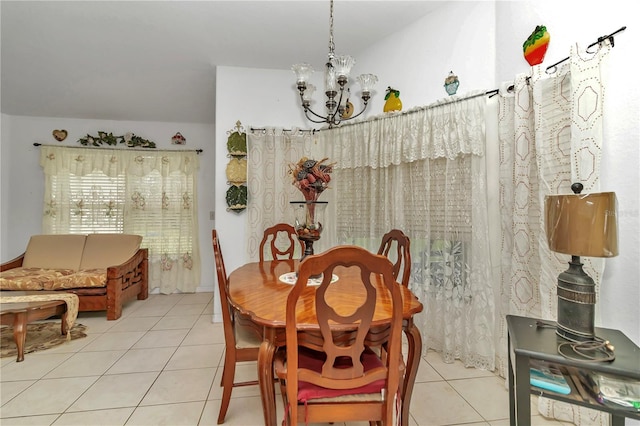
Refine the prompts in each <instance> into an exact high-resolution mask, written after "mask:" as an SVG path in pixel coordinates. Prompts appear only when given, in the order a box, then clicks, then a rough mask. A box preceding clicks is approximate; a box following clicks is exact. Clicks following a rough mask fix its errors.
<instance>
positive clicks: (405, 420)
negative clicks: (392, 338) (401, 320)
mask: <svg viewBox="0 0 640 426" xmlns="http://www.w3.org/2000/svg"><path fill="white" fill-rule="evenodd" d="M404 332H405V335H406V336H407V343H408V348H409V350H408V353H407V366H406V369H407V370H406V372H405V374H404V379H403V380H402V411H401V416H400V420H401V424H402V426H407V425H408V424H409V406H410V405H411V394H412V393H413V385H414V383H415V381H416V374H417V373H418V366H419V365H420V354H421V353H422V336H421V335H420V330H418V328H417V327H415V326H414V324H413V320H408V321H407V322H406V325H405V327H404Z"/></svg>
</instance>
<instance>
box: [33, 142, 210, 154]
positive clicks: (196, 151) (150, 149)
mask: <svg viewBox="0 0 640 426" xmlns="http://www.w3.org/2000/svg"><path fill="white" fill-rule="evenodd" d="M33 146H54V147H58V148H91V149H122V148H106V147H97V146H70V145H53V144H46V143H39V142H34V143H33ZM123 151H144V152H158V151H160V152H195V153H196V154H198V155H200V154H201V153H202V152H203V150H202V149H156V148H127V149H126V150H123Z"/></svg>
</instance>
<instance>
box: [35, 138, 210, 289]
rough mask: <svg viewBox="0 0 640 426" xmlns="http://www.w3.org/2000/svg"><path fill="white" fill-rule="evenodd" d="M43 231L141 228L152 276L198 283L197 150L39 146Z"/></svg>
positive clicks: (153, 282)
mask: <svg viewBox="0 0 640 426" xmlns="http://www.w3.org/2000/svg"><path fill="white" fill-rule="evenodd" d="M40 160H41V165H42V167H43V169H44V172H45V199H44V209H43V232H44V233H54V234H64V233H71V234H88V233H127V234H137V235H142V246H143V247H146V248H148V249H149V278H150V279H149V282H150V286H151V288H152V289H153V288H155V287H160V291H161V292H163V293H172V292H174V291H175V290H180V291H185V292H193V291H195V289H196V288H197V286H198V285H199V283H200V255H199V249H198V238H197V234H198V214H197V200H196V194H197V191H196V178H197V175H196V172H197V170H198V159H197V155H196V153H195V151H187V152H185V151H156V150H143V151H141V150H135V149H102V148H73V147H42V148H41V158H40Z"/></svg>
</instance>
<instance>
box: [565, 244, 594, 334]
mask: <svg viewBox="0 0 640 426" xmlns="http://www.w3.org/2000/svg"><path fill="white" fill-rule="evenodd" d="M595 288H596V286H595V283H594V281H593V279H592V278H591V277H590V276H589V275H587V274H586V273H585V272H584V270H583V269H582V263H581V262H580V256H571V262H569V269H567V270H566V271H564V272H562V273H561V274H560V275H558V289H557V292H558V327H557V328H556V333H557V334H558V335H559V336H561V337H563V338H565V339H568V340H571V341H574V342H585V341H590V340H594V339H595V327H594V322H595V304H596V292H595Z"/></svg>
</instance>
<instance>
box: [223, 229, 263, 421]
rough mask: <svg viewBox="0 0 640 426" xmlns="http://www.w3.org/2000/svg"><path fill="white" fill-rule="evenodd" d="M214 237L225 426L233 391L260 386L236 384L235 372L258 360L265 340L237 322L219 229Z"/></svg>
mask: <svg viewBox="0 0 640 426" xmlns="http://www.w3.org/2000/svg"><path fill="white" fill-rule="evenodd" d="M211 238H212V240H213V255H214V258H215V262H216V273H217V277H218V290H219V293H220V305H221V307H222V324H223V328H224V342H225V351H224V367H223V370H222V380H221V382H220V386H222V387H223V390H222V401H221V402H220V412H219V413H218V424H222V423H224V418H225V416H226V414H227V409H228V408H229V401H230V400H231V391H232V390H233V388H234V387H240V386H250V385H257V384H258V379H257V377H256V380H252V381H245V382H236V381H235V373H236V364H237V363H238V362H244V361H256V362H257V361H258V351H259V349H260V344H261V343H262V339H261V338H260V336H259V335H258V334H257V333H256V332H254V331H253V330H251V329H249V328H245V327H242V326H240V325H239V324H237V323H236V315H235V312H234V310H233V308H232V306H231V305H230V303H229V292H228V287H229V284H228V281H227V271H226V269H225V267H224V258H223V257H222V250H221V247H220V240H219V239H218V233H217V231H216V230H215V229H214V230H213V231H212V233H211ZM256 370H257V366H256Z"/></svg>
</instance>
